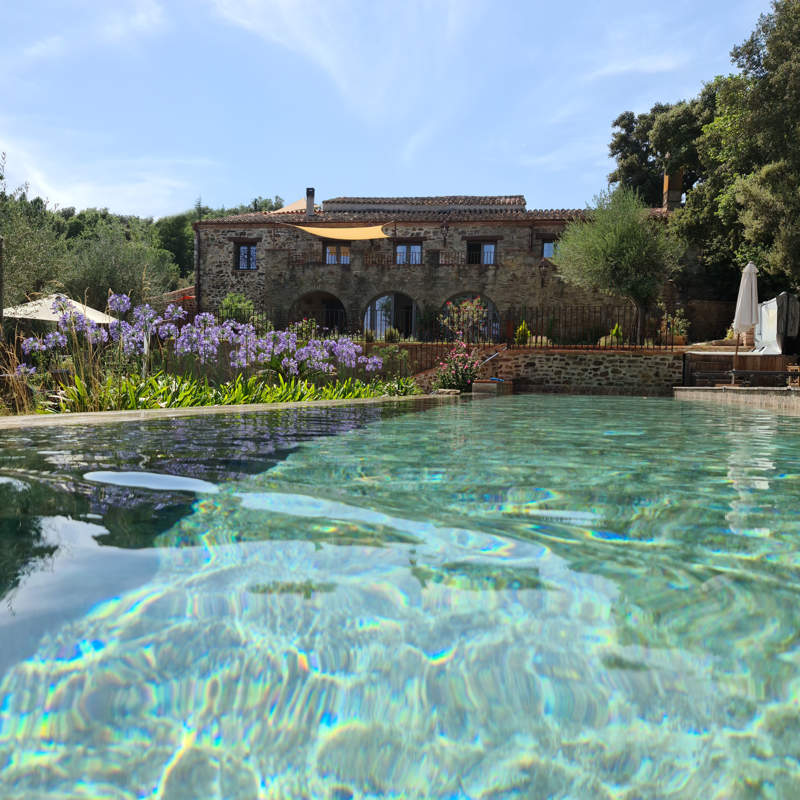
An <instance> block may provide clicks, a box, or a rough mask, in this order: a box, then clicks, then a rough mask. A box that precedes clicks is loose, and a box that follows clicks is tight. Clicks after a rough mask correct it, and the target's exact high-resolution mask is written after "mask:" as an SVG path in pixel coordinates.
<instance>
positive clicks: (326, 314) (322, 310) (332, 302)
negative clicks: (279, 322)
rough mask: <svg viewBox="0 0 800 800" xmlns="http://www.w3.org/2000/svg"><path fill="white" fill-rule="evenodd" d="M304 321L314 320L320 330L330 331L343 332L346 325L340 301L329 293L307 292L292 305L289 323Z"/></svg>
mask: <svg viewBox="0 0 800 800" xmlns="http://www.w3.org/2000/svg"><path fill="white" fill-rule="evenodd" d="M304 319H313V320H316V322H317V325H319V326H320V327H321V328H328V329H330V330H339V331H342V330H345V327H346V324H347V316H346V314H345V310H344V305H343V304H342V301H341V300H340V299H339V298H338V297H336V295H333V294H330V292H319V291H317V292H308V293H307V294H304V295H303V296H302V297H300V298H298V299H297V300H295V301H294V303H292V307H291V309H289V322H290V323H292V322H300V321H301V320H304Z"/></svg>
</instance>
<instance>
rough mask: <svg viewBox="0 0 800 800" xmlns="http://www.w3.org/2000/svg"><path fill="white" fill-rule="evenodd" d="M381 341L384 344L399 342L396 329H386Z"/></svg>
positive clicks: (398, 334)
mask: <svg viewBox="0 0 800 800" xmlns="http://www.w3.org/2000/svg"><path fill="white" fill-rule="evenodd" d="M383 340H384V341H385V342H399V341H400V331H399V330H397V328H387V329H386V333H384V334H383Z"/></svg>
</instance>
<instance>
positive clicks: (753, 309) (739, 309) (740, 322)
mask: <svg viewBox="0 0 800 800" xmlns="http://www.w3.org/2000/svg"><path fill="white" fill-rule="evenodd" d="M757 322H758V270H757V269H756V265H755V264H754V263H753V262H752V261H749V262H748V263H747V266H746V267H745V268H744V271H743V272H742V279H741V281H740V283H739V296H738V297H737V298H736V313H735V314H734V315H733V332H734V333H735V334H736V350H735V351H734V353H733V368H734V369H736V359H737V357H738V355H739V334H741V333H745V332H746V331H747V330H749V329H750V328H752V327H753V326H754V325H755V324H756V323H757Z"/></svg>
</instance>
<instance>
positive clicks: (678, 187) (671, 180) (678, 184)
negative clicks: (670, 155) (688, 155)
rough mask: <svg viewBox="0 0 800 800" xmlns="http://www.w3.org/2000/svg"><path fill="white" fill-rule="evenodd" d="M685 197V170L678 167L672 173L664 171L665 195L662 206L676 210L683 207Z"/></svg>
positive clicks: (668, 209) (669, 209)
mask: <svg viewBox="0 0 800 800" xmlns="http://www.w3.org/2000/svg"><path fill="white" fill-rule="evenodd" d="M682 197H683V170H682V169H676V170H675V171H674V172H672V173H666V172H665V173H664V196H663V200H662V202H661V207H662V208H664V209H666V210H667V211H674V210H675V209H676V208H680V207H681V198H682Z"/></svg>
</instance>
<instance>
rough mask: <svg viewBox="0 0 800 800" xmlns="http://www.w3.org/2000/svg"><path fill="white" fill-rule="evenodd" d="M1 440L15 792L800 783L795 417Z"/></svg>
mask: <svg viewBox="0 0 800 800" xmlns="http://www.w3.org/2000/svg"><path fill="white" fill-rule="evenodd" d="M0 444H2V450H1V451H0V509H3V510H2V511H0V524H1V525H2V527H0V547H2V549H1V550H0V553H1V554H2V561H0V592H2V596H3V603H2V606H3V609H2V612H0V614H1V615H2V616H0V636H2V643H3V646H2V653H0V796H2V797H3V798H33V797H36V798H38V797H42V798H67V797H69V798H74V797H109V798H112V797H113V798H145V797H146V798H151V797H152V798H253V797H276V798H278V797H280V798H285V797H323V798H339V800H341V798H349V797H354V798H360V797H399V796H403V797H441V798H488V797H492V798H500V797H531V798H540V797H541V798H547V797H574V798H621V797H625V798H628V797H630V798H633V797H686V798H695V797H700V796H707V797H710V798H716V797H719V798H722V797H726V798H728V797H731V798H733V797H736V798H738V797H760V796H763V797H786V798H789V797H796V796H800V764H798V757H799V756H800V602H798V601H799V600H800V419H797V418H791V417H780V416H776V415H773V414H769V413H765V412H747V411H740V410H738V409H736V410H734V409H724V410H717V409H715V408H711V407H705V406H701V405H699V404H697V405H696V404H682V403H676V402H674V401H671V400H665V399H655V398H654V399H646V400H645V399H639V398H601V397H550V396H535V395H529V396H512V397H505V398H498V399H493V400H486V401H473V402H462V403H459V404H456V405H454V406H446V407H443V406H431V407H426V406H420V407H417V406H413V407H412V406H410V405H405V406H403V407H396V406H392V405H389V406H360V407H347V408H341V407H340V408H328V409H314V408H308V409H302V410H300V411H293V412H274V413H267V414H260V415H254V414H250V415H230V416H224V417H218V418H214V419H208V418H202V419H196V420H195V419H184V420H168V421H161V422H154V423H147V424H141V425H139V424H137V425H131V424H125V425H105V426H98V427H92V428H88V427H87V428H59V429H51V430H32V431H17V432H3V433H2V434H0ZM148 474H156V475H158V474H168V475H172V476H178V477H180V478H181V479H182V481H179V482H176V481H175V480H173V481H172V482H171V483H170V485H169V487H168V488H167V489H164V488H163V484H159V483H157V482H155V483H154V481H157V480H158V479H157V478H155V477H152V476H151V475H148ZM159 485H161V486H162V488H161V489H157V488H153V487H155V486H159Z"/></svg>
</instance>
